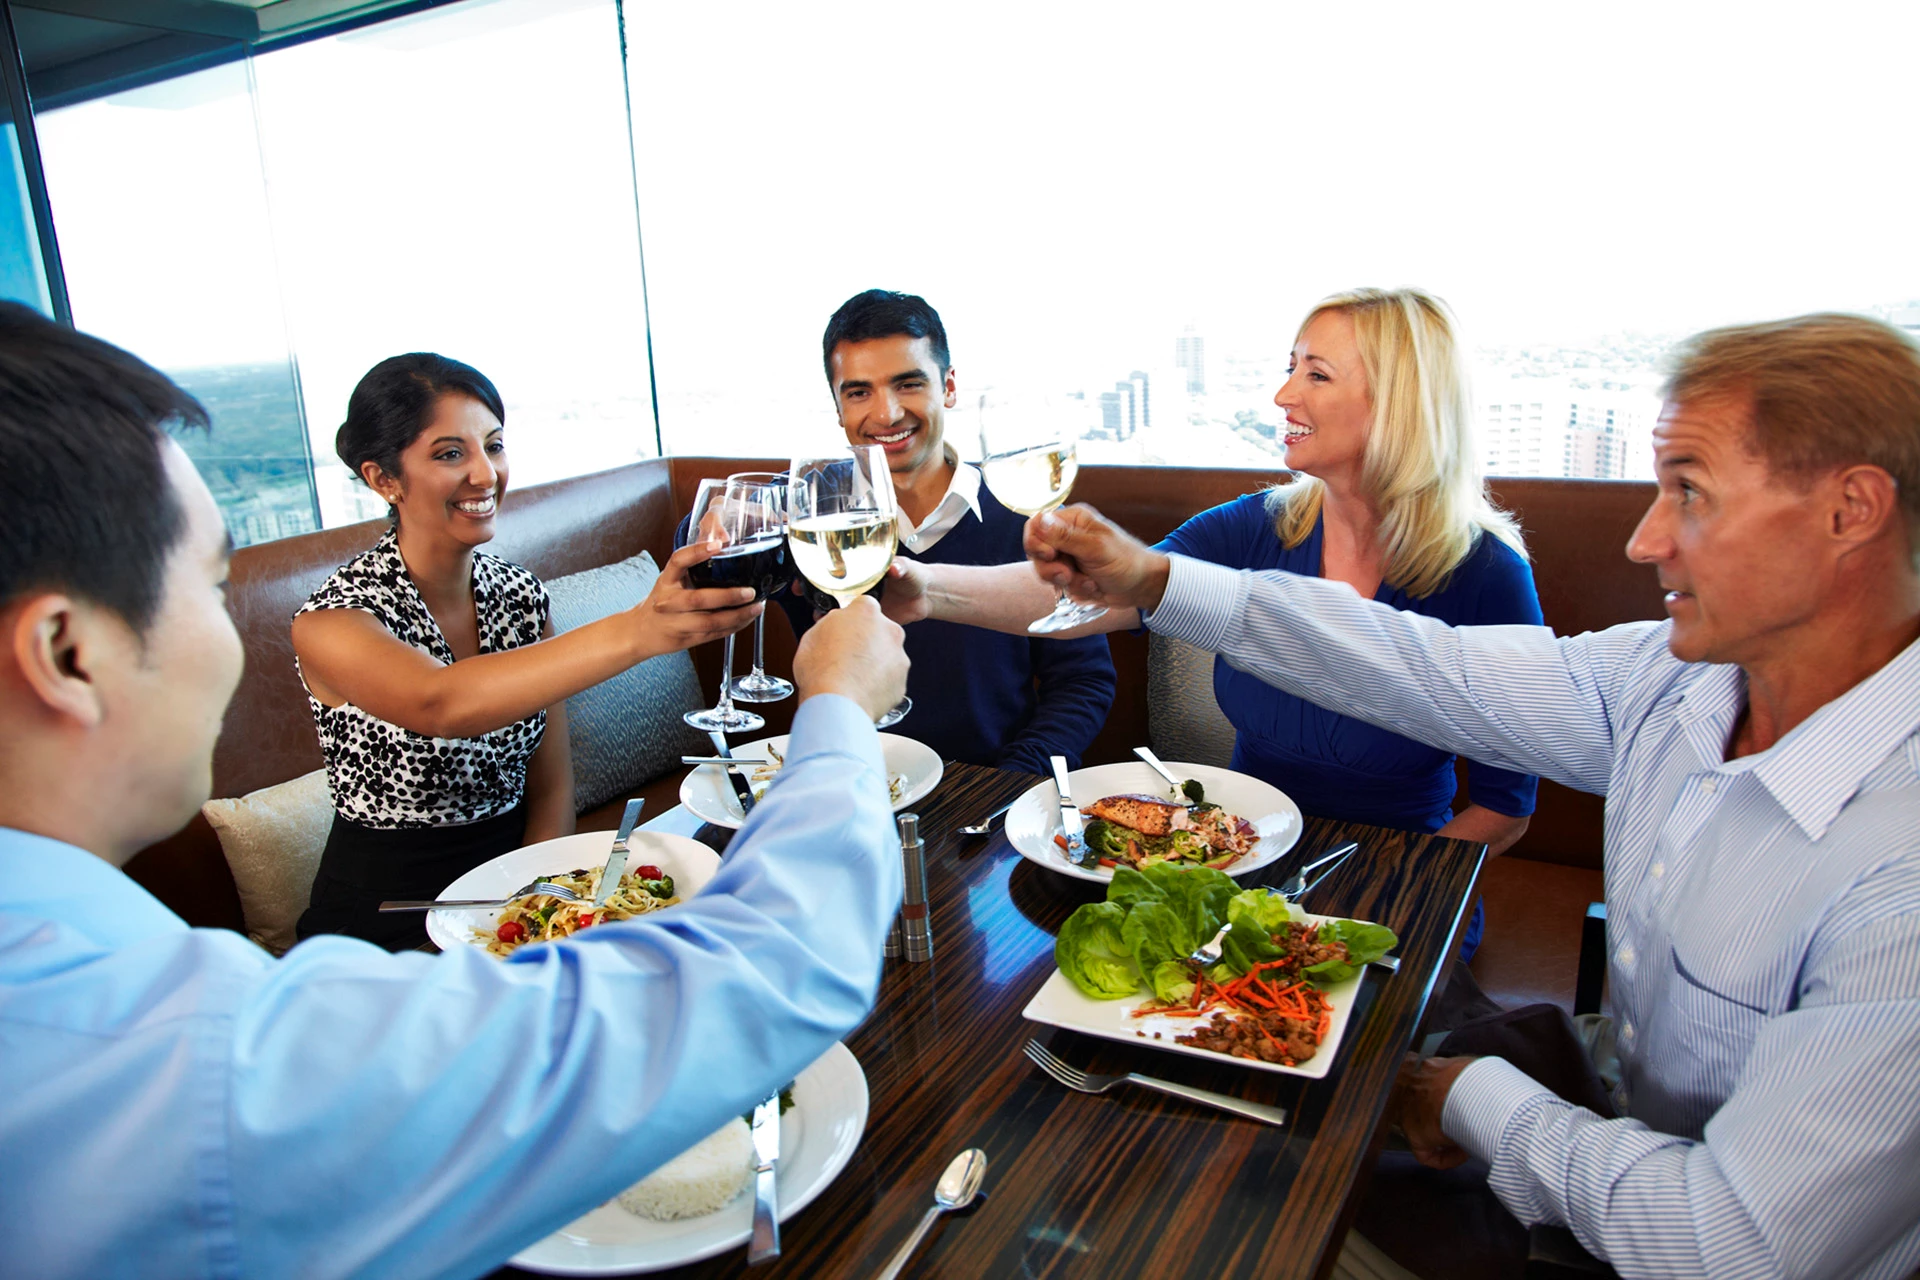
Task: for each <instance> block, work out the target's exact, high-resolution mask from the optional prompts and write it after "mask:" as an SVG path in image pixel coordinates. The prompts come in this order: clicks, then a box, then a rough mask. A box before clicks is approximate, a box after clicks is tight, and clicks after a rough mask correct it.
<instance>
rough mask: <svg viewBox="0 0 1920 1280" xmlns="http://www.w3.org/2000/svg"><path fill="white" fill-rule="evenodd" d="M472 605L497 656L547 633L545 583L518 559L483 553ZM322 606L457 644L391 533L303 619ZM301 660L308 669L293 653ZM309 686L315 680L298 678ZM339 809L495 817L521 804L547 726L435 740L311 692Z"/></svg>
mask: <svg viewBox="0 0 1920 1280" xmlns="http://www.w3.org/2000/svg"><path fill="white" fill-rule="evenodd" d="M473 605H474V613H475V615H476V616H477V617H478V619H479V623H480V652H481V653H499V652H501V651H502V650H506V649H517V648H519V647H520V646H521V645H524V644H532V643H533V642H534V641H536V640H538V639H540V633H541V631H542V630H543V629H544V628H545V626H546V624H547V619H548V616H549V615H550V613H551V605H550V604H549V603H548V600H547V590H546V588H545V587H543V586H541V585H540V580H539V579H538V578H536V577H534V576H533V575H532V574H531V573H529V572H527V571H526V570H525V569H522V568H521V567H520V566H519V565H517V564H513V563H511V562H509V561H506V560H502V559H501V558H500V557H498V556H492V555H487V554H486V553H484V552H478V551H476V552H475V553H474V556H473ZM315 609H359V610H361V611H362V612H364V613H370V614H372V615H373V616H374V617H375V618H376V619H378V620H379V622H380V625H381V626H383V627H385V628H386V629H387V630H388V631H391V632H392V633H393V634H394V635H395V636H396V637H398V638H399V639H400V641H401V642H402V643H405V644H410V645H412V646H413V647H414V648H416V649H419V650H420V651H422V652H423V653H427V654H430V655H432V656H433V657H434V658H437V659H438V660H440V661H441V662H444V663H449V664H451V663H452V662H453V660H454V658H453V650H452V649H450V648H449V647H448V646H447V641H446V637H444V636H442V635H441V634H440V627H439V624H438V623H436V622H435V621H434V620H433V615H432V614H431V613H429V612H428V611H427V606H426V603H425V602H424V601H422V600H421V598H420V593H419V591H418V590H417V589H415V587H414V585H413V580H412V579H411V578H409V577H408V576H407V567H406V564H405V562H403V561H402V560H401V558H400V545H399V542H398V539H397V538H396V535H395V532H394V531H393V530H391V529H389V530H388V531H387V532H386V534H385V536H383V537H382V538H381V539H380V541H379V542H378V543H376V544H375V545H374V546H373V548H372V549H371V550H369V551H367V552H365V553H364V554H362V555H360V556H358V557H356V558H355V559H354V560H352V561H350V562H349V563H347V564H345V565H343V566H341V568H340V569H339V570H338V571H337V572H335V573H334V575H333V576H332V577H330V578H328V579H327V580H326V582H325V583H323V584H322V585H321V587H320V589H319V590H318V591H316V592H314V593H313V595H312V596H310V597H308V599H307V602H306V603H305V604H303V605H301V606H300V608H299V609H298V610H297V611H296V616H298V614H301V613H307V612H309V611H311V610H315ZM294 665H295V668H296V669H297V668H298V666H299V661H298V659H296V660H295V663H294ZM301 684H302V686H303V687H304V685H305V684H306V678H305V677H304V676H302V677H301ZM307 704H308V705H309V706H310V707H312V708H313V722H314V724H315V726H316V727H317V728H318V729H319V731H320V750H321V753H322V754H323V755H324V756H325V757H326V761H327V781H328V783H329V784H330V785H331V787H332V788H333V804H334V808H335V809H336V810H337V811H338V812H339V813H340V815H341V816H342V817H345V818H349V819H351V820H352V821H354V822H358V823H360V824H361V825H363V826H368V827H378V828H382V829H388V830H391V829H394V828H400V827H439V826H451V825H455V824H459V823H466V822H479V821H481V820H482V819H485V818H493V817H497V816H499V815H500V814H503V813H506V812H507V811H508V810H510V809H512V808H513V807H514V806H515V805H517V804H519V803H520V799H521V797H522V795H523V794H524V793H525V791H526V787H527V761H528V759H529V758H530V757H531V756H532V755H533V752H534V749H535V748H536V747H538V746H539V745H540V739H541V737H542V735H543V734H544V733H545V732H546V727H547V713H546V712H544V711H538V712H535V713H534V714H533V715H531V716H528V717H527V718H526V719H525V720H516V721H515V722H514V723H512V724H510V725H507V726H506V727H505V728H501V729H495V730H494V731H493V732H491V733H484V734H481V735H480V736H479V737H476V738H429V737H427V736H426V735H425V734H419V733H415V732H413V731H412V730H410V729H403V728H401V727H400V726H399V725H397V724H389V723H387V722H386V721H385V720H381V719H379V718H378V717H376V716H373V715H369V714H368V713H367V712H365V711H363V710H361V709H360V708H359V707H356V706H354V705H353V704H352V703H343V704H342V705H340V706H338V707H329V706H327V705H326V704H325V703H323V702H321V701H320V700H319V699H317V698H315V697H314V696H313V691H312V690H308V691H307Z"/></svg>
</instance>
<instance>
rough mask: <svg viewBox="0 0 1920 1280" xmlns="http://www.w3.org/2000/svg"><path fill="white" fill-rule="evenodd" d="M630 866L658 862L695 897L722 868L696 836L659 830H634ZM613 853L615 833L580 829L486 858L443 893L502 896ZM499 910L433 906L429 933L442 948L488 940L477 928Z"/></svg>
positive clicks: (680, 892)
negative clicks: (480, 936)
mask: <svg viewBox="0 0 1920 1280" xmlns="http://www.w3.org/2000/svg"><path fill="white" fill-rule="evenodd" d="M627 850H628V853H627V870H629V871H631V870H633V868H635V867H645V866H655V867H659V868H660V869H661V870H662V871H664V872H666V873H667V874H668V875H670V876H672V877H673V891H674V894H675V895H676V896H678V897H681V898H691V897H692V896H693V895H694V894H696V893H698V892H699V891H700V888H701V886H703V885H705V884H706V883H707V881H709V880H711V879H713V873H714V872H716V871H718V870H719V869H720V855H719V854H717V853H715V852H714V851H713V850H711V849H709V848H707V846H705V845H703V844H701V843H700V842H699V841H698V840H689V839H688V838H687V837H685V836H673V835H667V834H665V833H664V832H659V831H636V832H634V833H633V837H632V839H630V840H628V841H627ZM611 852H613V832H611V831H581V832H576V833H575V834H573V835H570V836H561V837H560V838H559V839H558V840H542V841H541V842H540V843H539V844H530V845H528V846H527V847H526V848H524V849H515V850H514V851H513V852H512V853H503V854H501V855H500V856H499V857H497V858H495V859H493V860H492V861H490V862H483V863H481V864H480V865H479V866H477V867H475V868H474V869H473V870H471V871H469V872H467V874H465V875H463V876H461V877H460V878H459V879H458V880H455V881H454V882H453V883H452V884H450V885H448V886H447V887H446V888H445V889H443V890H441V892H440V896H441V897H443V898H500V897H504V896H506V895H507V894H509V893H512V892H513V891H514V890H515V889H518V888H520V887H521V886H522V885H524V884H526V883H527V882H529V881H531V880H532V879H533V878H534V877H535V876H551V875H559V874H563V873H565V872H568V871H577V870H579V869H580V868H582V867H588V868H591V867H603V866H605V865H606V864H607V855H608V854H609V853H611ZM499 918H500V913H499V912H498V911H429V912H428V913H427V936H428V937H429V938H432V939H433V945H434V946H436V947H439V948H440V949H441V950H442V951H451V950H452V949H453V948H455V947H458V946H469V947H480V946H484V945H486V944H484V943H482V942H481V941H480V940H479V939H477V938H475V937H474V936H473V931H474V930H475V929H487V930H491V929H492V928H493V927H494V924H495V923H496V922H497V921H498V920H499Z"/></svg>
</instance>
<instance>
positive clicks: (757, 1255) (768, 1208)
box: [747, 1164, 780, 1266]
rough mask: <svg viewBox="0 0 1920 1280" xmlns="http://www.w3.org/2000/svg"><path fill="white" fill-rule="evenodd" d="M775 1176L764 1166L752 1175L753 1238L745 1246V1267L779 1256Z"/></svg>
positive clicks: (770, 1166)
mask: <svg viewBox="0 0 1920 1280" xmlns="http://www.w3.org/2000/svg"><path fill="white" fill-rule="evenodd" d="M776 1176H777V1175H776V1174H775V1172H774V1167H773V1166H772V1165H770V1164H769V1165H765V1166H763V1167H761V1168H759V1169H757V1170H755V1171H754V1175H753V1236H752V1238H751V1240H750V1241H749V1243H748V1245H747V1265H749V1266H752V1265H753V1264H754V1263H757V1262H767V1261H770V1260H771V1259H774V1258H777V1257H779V1256H780V1210H779V1206H778V1201H777V1200H776V1199H775V1197H776V1195H777V1194H778V1193H777V1192H776V1191H775V1189H774V1187H775V1183H774V1178H775V1177H776Z"/></svg>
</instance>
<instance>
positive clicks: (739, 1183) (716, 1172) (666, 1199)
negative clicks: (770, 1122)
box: [619, 1118, 753, 1222]
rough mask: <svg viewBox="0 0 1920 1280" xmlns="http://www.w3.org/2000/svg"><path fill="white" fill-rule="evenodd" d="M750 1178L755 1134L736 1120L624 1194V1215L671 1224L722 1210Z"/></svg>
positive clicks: (739, 1120)
mask: <svg viewBox="0 0 1920 1280" xmlns="http://www.w3.org/2000/svg"><path fill="white" fill-rule="evenodd" d="M752 1176H753V1131H752V1130H751V1129H749V1128H748V1127H747V1122H746V1121H745V1120H741V1119H739V1118H735V1119H732V1120H729V1121H727V1123H726V1125H725V1126H724V1127H723V1128H721V1130H720V1131H719V1132H718V1133H715V1134H712V1135H711V1136H709V1137H707V1138H705V1139H702V1140H701V1141H700V1142H699V1143H698V1144H697V1145H695V1146H693V1147H691V1148H689V1149H688V1150H686V1151H683V1152H681V1153H680V1154H679V1155H677V1156H675V1157H674V1158H673V1159H672V1160H669V1161H668V1162H667V1163H666V1164H664V1165H662V1166H660V1167H659V1168H658V1169H656V1170H654V1171H653V1173H652V1174H650V1175H649V1176H648V1177H646V1178H643V1179H641V1180H640V1181H639V1182H637V1183H635V1184H634V1185H633V1186H631V1187H628V1188H627V1189H626V1190H625V1191H622V1192H621V1193H620V1196H619V1200H620V1207H621V1208H622V1209H625V1210H626V1211H627V1212H628V1213H636V1214H639V1215H640V1216H641V1217H643V1218H652V1219H654V1220H655V1221H657V1222H670V1221H672V1220H673V1219H675V1218H698V1217H700V1216H701V1215H702V1214H708V1213H713V1212H714V1211H716V1210H718V1209H721V1208H723V1207H725V1206H726V1204H727V1202H728V1201H730V1200H732V1199H733V1198H734V1197H735V1196H737V1195H739V1194H740V1193H741V1192H742V1191H744V1190H745V1189H746V1186H747V1183H748V1182H749V1181H750V1180H751V1178H752Z"/></svg>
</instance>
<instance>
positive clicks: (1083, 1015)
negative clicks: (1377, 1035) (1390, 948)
mask: <svg viewBox="0 0 1920 1280" xmlns="http://www.w3.org/2000/svg"><path fill="white" fill-rule="evenodd" d="M1167 767H1168V768H1170V769H1173V770H1174V771H1175V772H1178V771H1179V768H1180V766H1176V765H1169V766H1167ZM1207 794H1208V796H1209V797H1211V796H1212V794H1213V792H1212V788H1211V786H1209V788H1208V792H1207ZM1307 919H1309V920H1311V921H1313V922H1314V923H1316V924H1318V923H1320V922H1322V921H1325V920H1330V919H1333V917H1331V916H1308V917H1307ZM1365 972H1366V970H1365V968H1364V967H1363V968H1362V969H1361V973H1359V974H1355V975H1354V976H1353V977H1351V978H1348V979H1347V980H1346V981H1345V982H1341V983H1336V984H1335V985H1334V986H1331V987H1327V988H1324V991H1325V994H1326V997H1327V1003H1328V1004H1330V1005H1332V1006H1333V1010H1332V1013H1333V1016H1332V1017H1331V1018H1330V1019H1329V1020H1328V1023H1327V1038H1326V1039H1325V1040H1324V1041H1323V1042H1321V1045H1320V1048H1319V1050H1318V1051H1317V1052H1315V1053H1314V1055H1313V1056H1312V1057H1311V1058H1308V1059H1307V1060H1306V1061H1305V1062H1303V1063H1301V1064H1300V1065H1299V1066H1297V1067H1283V1066H1281V1065H1280V1064H1279V1063H1277V1062H1256V1061H1254V1060H1253V1059H1252V1058H1236V1057H1234V1056H1232V1055H1231V1054H1226V1053H1215V1052H1214V1051H1213V1050H1211V1049H1196V1048H1194V1047H1193V1046H1191V1045H1184V1044H1175V1043H1174V1042H1173V1038H1174V1037H1175V1036H1180V1035H1185V1034H1187V1033H1188V1032H1189V1031H1192V1030H1193V1027H1194V1024H1195V1023H1197V1022H1204V1021H1208V1020H1210V1019H1211V1018H1212V1017H1213V1015H1212V1014H1208V1015H1207V1017H1206V1018H1169V1017H1167V1016H1165V1015H1163V1014H1148V1015H1147V1016H1145V1017H1143V1018H1136V1017H1134V1016H1133V1011H1134V1010H1135V1009H1138V1008H1139V1007H1140V1006H1141V1005H1143V1004H1146V1003H1147V1001H1148V1000H1149V999H1150V998H1151V997H1150V996H1149V995H1148V993H1147V992H1146V991H1145V990H1144V989H1143V990H1142V991H1141V992H1140V994H1139V995H1137V996H1128V997H1127V998H1126V999H1124V1000H1095V999H1094V998H1093V997H1092V996H1090V995H1088V994H1086V993H1085V992H1084V991H1082V990H1080V988H1078V987H1076V986H1074V985H1073V982H1072V980H1071V979H1069V978H1068V977H1067V975H1066V974H1064V973H1062V972H1060V970H1058V969H1055V970H1054V971H1053V976H1052V977H1050V978H1048V979H1047V982H1046V985H1045V986H1043V987H1041V988H1040V991H1039V994H1037V995H1035V996H1034V997H1033V999H1031V1000H1029V1001H1028V1002H1027V1007H1026V1008H1025V1009H1022V1010H1021V1011H1020V1016H1021V1017H1023V1018H1025V1019H1027V1020H1028V1021H1029V1022H1044V1023H1046V1024H1047V1025H1048V1026H1051V1027H1065V1028H1066V1029H1067V1030H1069V1031H1083V1032H1085V1033H1086V1034H1088V1035H1090V1036H1099V1037H1101V1038H1102V1039H1104V1040H1119V1041H1123V1042H1124V1043H1126V1044H1141V1045H1145V1046H1147V1047H1148V1048H1149V1049H1165V1050H1167V1051H1168V1052H1169V1053H1184V1054H1186V1055H1188V1056H1189V1057H1194V1058H1203V1059H1205V1060H1206V1061H1208V1062H1216V1063H1218V1062H1228V1063H1232V1064H1233V1065H1234V1066H1236V1067H1250V1068H1252V1069H1253V1070H1256V1071H1277V1072H1279V1073H1281V1074H1282V1075H1289V1076H1310V1077H1312V1078H1313V1079H1315V1080H1318V1079H1321V1078H1322V1077H1324V1076H1325V1075H1326V1074H1327V1072H1328V1071H1329V1070H1330V1069H1331V1068H1332V1067H1333V1058H1334V1055H1335V1054H1337V1053H1338V1052H1339V1051H1340V1037H1341V1036H1343V1035H1345V1034H1346V1031H1347V1020H1348V1019H1349V1018H1351V1017H1352V1016H1353V1001H1354V997H1355V996H1357V995H1358V994H1359V991H1360V977H1361V974H1364V973H1365ZM1156 1033H1157V1034H1158V1035H1159V1036H1160V1038H1159V1039H1158V1040H1155V1039H1154V1038H1153V1037H1154V1035H1155V1034H1156Z"/></svg>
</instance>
